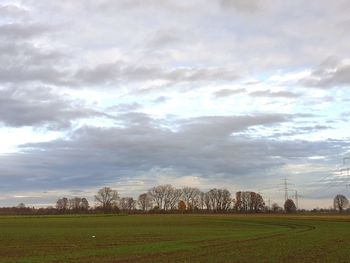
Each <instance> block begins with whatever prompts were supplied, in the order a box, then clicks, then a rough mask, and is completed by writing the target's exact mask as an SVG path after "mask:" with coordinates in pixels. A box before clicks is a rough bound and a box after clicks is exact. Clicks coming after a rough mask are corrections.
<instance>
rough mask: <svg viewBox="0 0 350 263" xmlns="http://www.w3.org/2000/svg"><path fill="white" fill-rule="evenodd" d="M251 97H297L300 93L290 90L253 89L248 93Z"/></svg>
mask: <svg viewBox="0 0 350 263" xmlns="http://www.w3.org/2000/svg"><path fill="white" fill-rule="evenodd" d="M249 95H250V96H253V97H270V98H298V97H300V94H296V93H294V92H290V91H277V92H272V91H271V90H264V91H255V92H251V93H249Z"/></svg>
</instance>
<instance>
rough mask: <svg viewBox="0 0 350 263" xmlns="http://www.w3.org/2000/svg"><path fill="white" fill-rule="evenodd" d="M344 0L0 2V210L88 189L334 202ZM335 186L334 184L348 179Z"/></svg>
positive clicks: (343, 81) (348, 67) (346, 29)
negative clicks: (212, 191) (187, 190)
mask: <svg viewBox="0 0 350 263" xmlns="http://www.w3.org/2000/svg"><path fill="white" fill-rule="evenodd" d="M349 13H350V5H349V4H348V1H345V0H335V1H328V0H327V1H326V0H317V1H307V2H305V1H302V0H294V1H282V0H280V1H279V0H254V1H253V0H212V1H200V0H188V1H177V0H173V1H172V0H142V1H141V0H118V1H112V0H94V1H91V0H75V1H70V0H61V1H53V0H52V1H47V0H26V1H20V0H18V1H15V0H13V1H7V0H2V1H0V167H1V168H0V206H5V205H16V204H18V203H19V202H24V203H26V204H28V205H36V206H40V205H49V204H50V205H53V204H54V203H55V200H56V199H57V198H58V197H60V196H63V195H65V196H68V197H72V196H85V197H87V198H88V199H90V201H91V202H93V194H94V193H95V192H96V191H97V190H98V189H99V188H101V187H103V186H110V187H113V188H115V189H117V190H118V191H119V192H120V193H121V194H122V195H128V196H130V195H131V196H134V197H137V195H138V194H139V193H141V192H143V191H146V190H147V189H149V188H150V187H151V186H154V185H157V184H163V183H170V184H173V185H175V186H177V187H182V186H195V187H199V188H201V189H202V190H208V189H209V188H213V187H225V188H227V189H229V190H230V191H232V193H234V192H236V191H238V190H253V191H260V192H261V193H262V194H263V196H264V197H265V199H268V198H270V199H271V202H272V201H277V202H279V203H281V204H282V199H283V198H284V193H283V191H280V189H282V188H283V185H282V179H283V178H288V182H289V183H290V185H289V187H290V189H292V191H290V195H292V194H294V190H297V191H298V192H299V193H300V194H301V195H303V198H300V200H299V204H300V207H304V208H311V207H316V206H318V207H328V206H330V205H331V204H332V197H333V196H334V195H335V194H336V193H343V194H348V192H349V190H350V188H349V189H347V188H346V184H347V183H348V178H347V177H348V176H347V173H346V172H340V170H341V169H343V168H346V167H347V166H350V161H349V160H345V164H343V158H344V157H347V156H348V151H349V146H350V145H349V128H350V127H349V114H350V107H349V103H350V93H349V91H348V86H349V85H350V47H349V43H350V18H349ZM349 182H350V181H349Z"/></svg>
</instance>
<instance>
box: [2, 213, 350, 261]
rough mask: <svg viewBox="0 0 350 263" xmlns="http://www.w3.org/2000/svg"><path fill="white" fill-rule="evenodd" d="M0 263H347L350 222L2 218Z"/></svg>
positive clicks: (162, 217)
mask: <svg viewBox="0 0 350 263" xmlns="http://www.w3.org/2000/svg"><path fill="white" fill-rule="evenodd" d="M93 236H95V237H93ZM0 262H350V217H347V216H342V217H341V216H285V215H280V216H268V215H261V216H260V215H132V216H117V215H113V216H102V215H101V216H42V217H39V216H33V217H0Z"/></svg>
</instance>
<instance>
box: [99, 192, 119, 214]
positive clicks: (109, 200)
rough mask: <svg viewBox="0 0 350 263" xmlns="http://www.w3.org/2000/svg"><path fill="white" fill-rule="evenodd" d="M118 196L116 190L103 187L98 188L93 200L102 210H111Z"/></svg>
mask: <svg viewBox="0 0 350 263" xmlns="http://www.w3.org/2000/svg"><path fill="white" fill-rule="evenodd" d="M118 198H119V195H118V192H117V191H116V190H113V189H111V188H109V187H103V188H101V189H100V190H98V192H97V195H95V200H96V202H97V203H98V205H99V206H100V207H101V208H102V209H103V211H105V212H108V211H111V209H112V206H113V205H114V204H115V203H116V202H117V200H118Z"/></svg>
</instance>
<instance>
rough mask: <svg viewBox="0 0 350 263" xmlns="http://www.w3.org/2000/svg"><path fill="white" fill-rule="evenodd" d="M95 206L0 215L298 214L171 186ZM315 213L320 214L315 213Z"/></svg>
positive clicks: (63, 203) (222, 193) (77, 203)
mask: <svg viewBox="0 0 350 263" xmlns="http://www.w3.org/2000/svg"><path fill="white" fill-rule="evenodd" d="M94 201H95V202H94V204H92V205H91V204H90V203H89V201H88V199H87V198H85V197H73V198H67V197H62V198H59V199H58V200H57V201H56V204H55V206H49V207H47V208H38V209H36V208H34V207H32V208H30V207H26V206H25V205H24V204H23V203H21V204H19V205H18V206H16V207H12V208H11V207H3V208H0V214H66V213H67V214H70V213H72V214H73V213H118V212H123V213H229V212H238V213H239V212H241V213H261V212H273V213H281V212H287V213H294V212H296V211H297V208H296V206H295V203H294V201H293V200H292V199H287V200H286V201H285V203H284V205H283V207H281V206H279V205H278V204H277V203H272V205H271V206H267V205H266V204H265V201H264V199H263V197H262V195H261V194H259V193H256V192H252V191H238V192H236V193H235V195H232V194H231V193H230V191H228V190H227V189H221V188H212V189H210V190H209V191H206V192H203V191H201V190H200V189H198V188H195V187H183V188H176V187H174V186H172V185H170V184H165V185H158V186H155V187H152V188H151V189H149V190H148V191H147V192H144V193H142V194H140V195H139V196H138V198H137V199H134V198H133V197H121V196H120V195H119V193H118V191H117V190H114V189H112V188H110V187H103V188H101V189H99V190H98V192H97V193H96V195H95V196H94ZM348 208H349V201H348V199H347V198H346V197H345V196H343V195H339V194H338V195H336V196H335V197H334V199H333V209H328V210H327V209H322V210H321V212H323V211H324V212H333V211H339V212H343V211H345V210H346V209H348ZM313 211H315V212H317V211H320V210H316V209H314V210H313Z"/></svg>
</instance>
